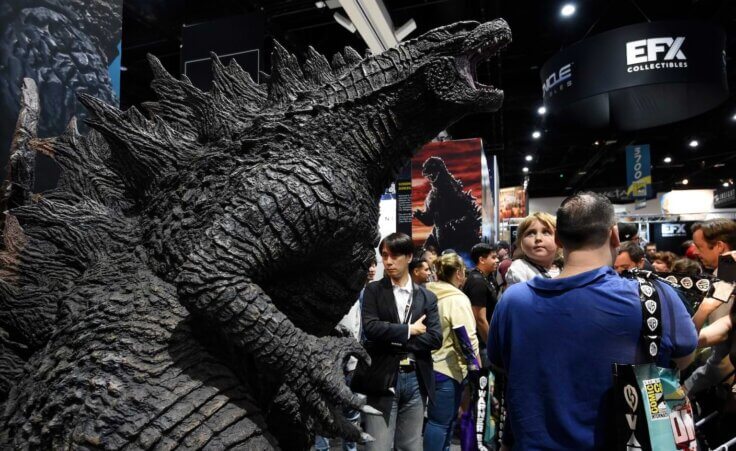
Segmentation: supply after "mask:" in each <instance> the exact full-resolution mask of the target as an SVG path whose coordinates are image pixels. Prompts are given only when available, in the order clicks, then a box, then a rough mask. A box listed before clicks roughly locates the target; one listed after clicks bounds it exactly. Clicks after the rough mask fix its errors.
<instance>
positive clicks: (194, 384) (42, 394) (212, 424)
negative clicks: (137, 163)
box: [0, 80, 277, 449]
mask: <svg viewBox="0 0 736 451" xmlns="http://www.w3.org/2000/svg"><path fill="white" fill-rule="evenodd" d="M38 105H39V102H38V98H37V93H36V87H35V84H34V83H33V82H32V81H31V80H26V81H25V84H24V89H23V105H22V109H21V113H20V117H19V120H18V126H17V129H16V133H15V137H14V140H13V149H12V156H11V176H10V183H9V185H8V186H7V187H6V193H5V198H4V202H5V203H6V205H5V206H4V207H5V208H4V210H5V209H8V210H9V211H10V212H9V213H6V217H5V229H4V230H5V231H4V234H3V236H4V249H3V251H2V253H0V261H1V262H2V270H1V271H0V400H2V402H3V405H2V408H1V409H0V412H1V413H0V447H2V448H26V447H29V446H30V447H34V448H43V449H60V448H77V447H104V448H122V447H126V446H132V447H134V448H150V447H159V446H160V447H163V448H173V447H177V446H183V447H185V448H200V447H213V448H217V449H220V448H226V447H236V448H237V447H239V448H244V449H271V448H275V447H277V445H276V442H275V440H274V439H273V437H271V436H270V435H269V434H268V433H267V432H266V427H265V422H264V416H263V415H262V413H261V411H260V409H259V408H258V407H256V405H255V402H254V401H253V399H252V398H251V396H250V395H249V394H248V386H247V385H245V384H243V382H242V381H241V380H239V379H238V378H237V377H236V376H235V374H234V373H233V372H232V370H231V369H229V368H227V367H225V366H224V365H223V364H222V363H221V361H220V360H219V359H217V358H216V357H215V356H213V355H212V353H211V352H209V351H208V350H207V349H205V347H204V345H202V344H200V341H199V340H197V339H196V333H195V332H194V331H193V327H192V324H191V321H190V317H189V314H188V312H187V310H186V309H185V308H184V307H183V306H182V305H181V304H180V303H179V302H178V300H177V296H176V290H175V289H174V287H173V286H171V285H170V284H168V283H166V282H164V281H162V280H161V279H160V278H158V277H157V276H155V275H154V274H153V273H152V272H151V271H150V270H149V269H148V266H147V262H146V256H145V252H143V251H142V250H141V249H140V243H141V241H142V237H141V236H140V227H139V222H138V216H137V215H136V206H135V202H134V200H133V199H134V196H133V193H132V192H131V191H130V190H129V188H127V187H128V186H130V180H129V179H126V178H124V177H123V176H122V175H121V174H120V172H119V171H118V170H117V169H116V165H115V164H113V163H112V159H111V155H110V148H109V146H108V144H107V142H106V141H105V140H104V139H103V138H102V136H101V135H100V134H99V133H97V132H91V133H90V134H88V135H87V136H81V135H79V134H78V133H77V132H76V127H75V123H74V122H72V123H71V124H70V126H69V128H68V129H67V131H66V133H65V134H63V135H62V136H60V137H57V138H52V139H39V138H37V137H36V127H37V120H38V116H39V111H38ZM34 152H43V153H45V154H47V155H50V156H52V157H53V158H54V159H55V161H57V162H58V164H59V165H60V166H61V167H62V169H63V176H62V180H61V182H60V186H59V188H58V189H57V190H55V191H53V192H51V193H48V194H47V195H45V196H44V197H40V198H33V197H32V196H31V194H30V193H31V188H32V186H33V183H32V182H33V181H32V174H33V166H32V165H33V160H34V158H33V155H34Z"/></svg>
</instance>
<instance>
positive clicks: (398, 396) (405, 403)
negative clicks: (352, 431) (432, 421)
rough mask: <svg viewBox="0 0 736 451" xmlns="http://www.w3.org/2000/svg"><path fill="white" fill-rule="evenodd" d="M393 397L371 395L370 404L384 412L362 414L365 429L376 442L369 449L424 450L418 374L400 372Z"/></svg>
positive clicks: (367, 450)
mask: <svg viewBox="0 0 736 451" xmlns="http://www.w3.org/2000/svg"><path fill="white" fill-rule="evenodd" d="M394 390H395V393H394V396H369V397H368V405H370V406H371V407H373V408H376V409H378V410H380V411H381V412H383V415H367V414H364V415H363V421H364V422H365V432H367V433H368V434H370V435H371V436H372V437H373V438H374V439H375V441H373V442H370V443H367V444H366V446H365V450H366V451H387V450H390V449H392V448H391V447H392V446H393V449H394V450H395V451H421V449H422V423H423V422H424V405H425V399H424V396H422V393H421V391H420V390H419V381H417V373H416V372H411V373H399V377H398V380H397V382H396V387H395V388H394Z"/></svg>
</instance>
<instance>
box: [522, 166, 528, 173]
mask: <svg viewBox="0 0 736 451" xmlns="http://www.w3.org/2000/svg"><path fill="white" fill-rule="evenodd" d="M521 172H529V168H528V167H526V166H524V167H523V168H521Z"/></svg>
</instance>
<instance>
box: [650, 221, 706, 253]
mask: <svg viewBox="0 0 736 451" xmlns="http://www.w3.org/2000/svg"><path fill="white" fill-rule="evenodd" d="M693 224H695V222H694V221H673V222H652V223H650V224H649V241H650V242H652V243H656V244H657V250H658V251H670V252H674V253H675V254H677V255H682V253H683V252H684V249H683V248H682V243H683V242H685V241H687V240H691V239H692V232H691V231H690V228H691V227H692V226H693Z"/></svg>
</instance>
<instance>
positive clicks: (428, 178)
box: [411, 138, 483, 259]
mask: <svg viewBox="0 0 736 451" xmlns="http://www.w3.org/2000/svg"><path fill="white" fill-rule="evenodd" d="M482 155H483V144H482V141H481V140H480V139H478V138H476V139H464V140H458V141H437V142H431V143H429V144H427V145H425V146H424V147H422V149H420V150H419V152H417V154H416V155H415V156H414V158H412V170H411V185H412V191H411V201H412V207H413V208H414V214H413V216H414V219H413V221H412V238H413V240H414V244H415V245H416V246H417V247H419V246H426V245H432V246H435V247H436V248H437V251H438V252H442V251H443V250H445V249H453V250H455V251H456V252H457V253H458V254H460V255H462V256H463V257H465V258H466V259H467V257H468V255H469V252H470V248H471V247H472V246H473V245H474V244H476V243H478V242H480V241H481V224H482V222H483V221H482V208H481V205H482V204H481V203H482V201H483V195H482V192H481V186H482V182H481V178H482V177H481V172H482V170H481V168H482V163H481V157H482Z"/></svg>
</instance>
